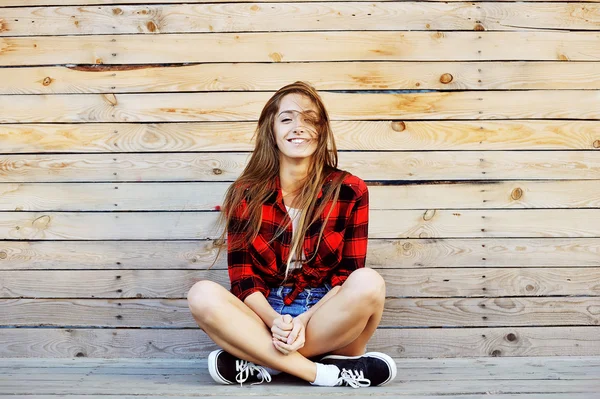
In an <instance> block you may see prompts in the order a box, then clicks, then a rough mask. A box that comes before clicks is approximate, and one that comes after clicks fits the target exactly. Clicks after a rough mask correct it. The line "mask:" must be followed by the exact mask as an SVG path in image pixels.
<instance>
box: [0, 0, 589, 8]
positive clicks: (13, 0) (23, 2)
mask: <svg viewBox="0 0 600 399" xmlns="http://www.w3.org/2000/svg"><path fill="white" fill-rule="evenodd" d="M313 1H315V2H316V1H321V0H307V2H313ZM331 1H343V2H348V0H331ZM352 1H355V0H352ZM381 1H393V0H381ZM422 1H427V2H429V1H430V2H433V3H437V2H442V1H443V2H444V3H451V2H463V1H464V0H422ZM495 1H498V2H503V1H506V2H513V1H514V0H495ZM563 1H564V0H527V2H532V3H534V2H545V3H551V2H563ZM118 2H119V1H118V0H60V1H59V0H3V2H2V5H0V8H3V7H10V6H41V5H44V6H62V5H71V4H75V5H83V4H100V5H105V4H114V3H118ZM179 2H180V0H128V1H127V3H128V4H154V3H159V4H168V3H179ZM221 2H224V3H226V2H228V0H188V1H186V3H190V4H202V3H221ZM247 2H250V3H253V2H255V1H254V0H240V3H247ZM269 2H270V3H280V2H281V3H290V2H291V3H293V2H295V1H290V0H269ZM569 2H570V3H580V2H581V3H596V2H600V0H570V1H569Z"/></svg>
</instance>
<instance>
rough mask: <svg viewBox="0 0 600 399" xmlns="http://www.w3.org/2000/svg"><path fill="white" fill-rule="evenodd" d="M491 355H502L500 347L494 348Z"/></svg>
mask: <svg viewBox="0 0 600 399" xmlns="http://www.w3.org/2000/svg"><path fill="white" fill-rule="evenodd" d="M491 355H492V356H494V357H498V356H501V355H502V351H501V350H500V349H494V350H493V351H492V353H491Z"/></svg>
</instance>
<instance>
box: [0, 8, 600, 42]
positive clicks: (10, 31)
mask: <svg viewBox="0 0 600 399" xmlns="http://www.w3.org/2000/svg"><path fill="white" fill-rule="evenodd" d="M598 15H600V6H599V5H597V4H588V5H586V6H585V7H580V6H577V5H573V4H569V3H554V4H543V3H532V4H528V3H516V4H506V3H499V4H498V3H494V2H482V3H462V4H460V3H459V4H456V3H446V4H445V3H427V2H394V3H388V2H373V3H368V4H367V3H354V2H344V3H341V2H322V3H321V2H320V3H312V4H311V3H307V4H302V5H297V4H293V3H258V4H248V3H230V4H219V3H216V4H195V5H193V4H176V5H140V6H137V5H136V6H130V5H120V6H118V7H117V6H100V7H92V6H88V7H45V8H27V7H20V8H13V9H10V8H9V9H7V10H6V11H5V12H4V13H3V17H4V23H3V26H2V30H1V31H0V36H38V35H92V34H93V35H98V34H102V35H104V34H136V33H144V34H170V33H208V32H282V31H283V32H289V31H327V30H333V31H336V30H346V31H354V30H356V31H365V30H373V31H385V30H394V31H418V30H424V31H440V30H441V31H447V30H452V31H456V30H468V31H472V30H477V31H482V30H485V31H514V30H535V29H543V30H546V29H557V30H598V26H599V25H600V17H598Z"/></svg>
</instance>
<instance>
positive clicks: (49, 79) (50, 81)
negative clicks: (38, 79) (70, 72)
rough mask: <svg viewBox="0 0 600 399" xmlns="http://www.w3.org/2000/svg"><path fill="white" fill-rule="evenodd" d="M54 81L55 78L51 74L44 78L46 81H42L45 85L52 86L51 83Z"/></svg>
mask: <svg viewBox="0 0 600 399" xmlns="http://www.w3.org/2000/svg"><path fill="white" fill-rule="evenodd" d="M52 82H54V79H52V78H51V77H50V76H46V77H45V78H44V81H43V82H42V84H43V85H44V86H50V84H51V83H52Z"/></svg>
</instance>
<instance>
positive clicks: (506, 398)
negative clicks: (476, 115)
mask: <svg viewBox="0 0 600 399" xmlns="http://www.w3.org/2000/svg"><path fill="white" fill-rule="evenodd" d="M96 1H100V0H96ZM499 1H505V0H499ZM532 1H538V0H532ZM552 1H554V0H552ZM278 388H279V389H278V392H282V395H285V394H287V393H285V388H284V386H283V385H279V386H278ZM340 389H343V388H340ZM242 392H245V391H240V393H239V395H219V398H222V399H232V398H236V397H242V396H243V395H245V393H242ZM318 392H319V395H323V396H322V397H327V396H330V397H333V396H332V394H328V395H325V394H324V393H323V391H322V390H319V391H318ZM346 392H348V391H347V390H344V393H343V395H346ZM378 392H379V394H378V396H381V395H382V392H380V391H378ZM340 395H341V394H340ZM393 395H397V393H394V394H393ZM568 395H569V399H597V394H596V393H593V392H592V393H582V392H569V393H568ZM275 396H276V395H275V394H274V393H272V392H270V393H269V394H266V395H260V394H253V395H252V398H255V399H272V398H273V397H275ZM61 397H64V398H68V399H139V398H140V396H139V395H126V394H116V395H110V394H108V395H107V394H102V395H101V396H100V395H99V396H98V397H95V396H93V395H89V394H81V395H77V394H74V395H71V394H63V395H61ZM146 397H150V396H146ZM197 397H198V395H196V394H194V393H190V395H189V396H188V395H169V399H192V398H197ZM314 397H315V396H314V395H313V394H310V393H309V394H304V395H303V394H301V393H294V398H297V399H308V398H310V399H313V398H314ZM402 397H404V398H411V399H473V398H474V397H475V398H477V397H478V396H474V395H473V394H470V393H469V394H452V396H448V394H445V393H443V394H441V395H436V394H433V395H428V394H419V395H418V396H406V395H403V396H402ZM525 397H526V398H527V399H564V397H565V393H564V392H562V393H534V394H532V393H527V395H526V396H525ZM22 398H23V395H3V399H22ZM27 398H28V399H56V395H52V394H50V395H43V394H39V395H38V394H29V395H27ZM485 398H486V399H523V398H524V396H523V395H521V394H520V393H514V394H511V393H508V394H504V393H501V392H500V391H498V393H491V392H486V393H485Z"/></svg>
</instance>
